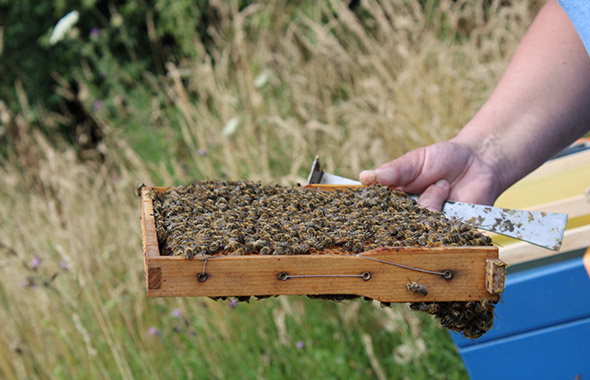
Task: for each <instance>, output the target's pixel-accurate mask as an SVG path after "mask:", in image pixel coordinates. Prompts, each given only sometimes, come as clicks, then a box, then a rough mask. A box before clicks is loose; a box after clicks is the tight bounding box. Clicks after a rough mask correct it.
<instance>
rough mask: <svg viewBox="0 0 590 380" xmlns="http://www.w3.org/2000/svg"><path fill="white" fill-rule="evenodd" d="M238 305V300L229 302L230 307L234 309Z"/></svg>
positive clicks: (233, 299)
mask: <svg viewBox="0 0 590 380" xmlns="http://www.w3.org/2000/svg"><path fill="white" fill-rule="evenodd" d="M237 305H238V300H237V299H235V298H232V299H231V300H229V307H231V308H234V307H236V306H237Z"/></svg>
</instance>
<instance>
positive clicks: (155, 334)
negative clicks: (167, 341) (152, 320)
mask: <svg viewBox="0 0 590 380" xmlns="http://www.w3.org/2000/svg"><path fill="white" fill-rule="evenodd" d="M149 333H150V335H153V336H160V332H159V331H158V329H157V328H155V327H154V326H152V327H150V330H149Z"/></svg>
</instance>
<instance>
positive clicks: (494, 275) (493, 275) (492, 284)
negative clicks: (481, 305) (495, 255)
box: [486, 259, 508, 294]
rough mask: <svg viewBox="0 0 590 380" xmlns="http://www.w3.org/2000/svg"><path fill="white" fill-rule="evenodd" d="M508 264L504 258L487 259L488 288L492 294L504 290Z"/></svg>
mask: <svg viewBox="0 0 590 380" xmlns="http://www.w3.org/2000/svg"><path fill="white" fill-rule="evenodd" d="M507 266H508V264H506V263H505V262H503V261H502V260H499V259H486V290H487V291H488V292H489V293H490V294H500V293H502V292H504V286H505V283H506V267H507Z"/></svg>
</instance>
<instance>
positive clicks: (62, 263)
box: [59, 260, 68, 270]
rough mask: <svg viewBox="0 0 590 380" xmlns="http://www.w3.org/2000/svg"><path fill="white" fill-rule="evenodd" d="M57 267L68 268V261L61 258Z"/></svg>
mask: <svg viewBox="0 0 590 380" xmlns="http://www.w3.org/2000/svg"><path fill="white" fill-rule="evenodd" d="M59 267H60V268H61V269H63V270H68V263H67V262H65V261H63V260H62V261H60V262H59Z"/></svg>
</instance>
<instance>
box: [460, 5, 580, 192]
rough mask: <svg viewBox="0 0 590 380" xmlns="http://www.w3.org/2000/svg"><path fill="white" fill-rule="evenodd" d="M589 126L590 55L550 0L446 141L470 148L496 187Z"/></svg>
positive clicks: (506, 184) (506, 183)
mask: <svg viewBox="0 0 590 380" xmlns="http://www.w3.org/2000/svg"><path fill="white" fill-rule="evenodd" d="M589 127H590V58H589V57H588V53H587V52H586V50H585V48H584V46H583V44H582V42H581V41H580V39H579V37H578V35H577V33H576V31H575V29H574V27H573V25H572V24H571V22H570V20H569V19H568V17H567V15H566V14H565V12H564V11H563V9H561V7H560V6H559V4H558V3H557V1H555V0H551V1H549V2H548V3H547V5H545V7H544V8H543V9H542V10H541V12H540V13H539V15H538V16H537V18H536V19H535V21H534V22H533V24H532V25H531V27H530V28H529V30H528V32H527V34H526V35H525V37H524V38H523V40H522V42H521V44H520V46H519V47H518V49H517V51H516V53H515V54H514V57H513V58H512V61H511V62H510V64H509V66H508V68H507V69H506V71H505V73H504V75H503V76H502V79H501V80H500V83H499V84H498V86H497V87H496V89H495V90H494V92H493V93H492V95H491V96H490V98H489V100H488V101H487V102H486V103H485V104H484V105H483V107H482V108H481V110H480V111H479V112H478V113H477V114H476V115H475V116H474V117H473V119H472V120H471V121H470V122H469V123H468V124H467V125H466V126H465V127H464V128H463V129H462V130H461V132H460V133H459V134H458V135H457V136H456V137H455V138H454V139H453V140H451V141H453V142H456V143H460V144H463V145H466V146H468V147H470V148H471V149H473V150H474V151H476V152H477V153H479V154H480V155H481V157H482V158H483V159H484V160H486V161H487V162H488V163H489V164H490V165H491V166H492V167H493V168H494V170H495V171H496V174H497V178H498V181H499V182H500V186H499V192H500V193H501V192H502V191H503V190H505V189H506V188H507V187H509V186H510V185H512V184H513V183H514V182H516V181H517V180H519V179H520V178H522V177H523V176H524V175H526V174H527V173H529V172H531V171H532V170H534V169H535V168H536V167H538V166H539V165H541V164H542V163H543V162H544V161H546V160H547V159H549V158H550V157H552V156H553V155H554V154H555V153H557V152H558V151H559V150H561V149H562V148H564V147H565V146H567V145H568V144H569V143H570V142H571V141H573V140H574V139H575V138H577V137H579V136H581V135H583V133H584V132H585V131H587V130H588V129H589ZM498 195H499V193H498V194H496V196H498Z"/></svg>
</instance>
